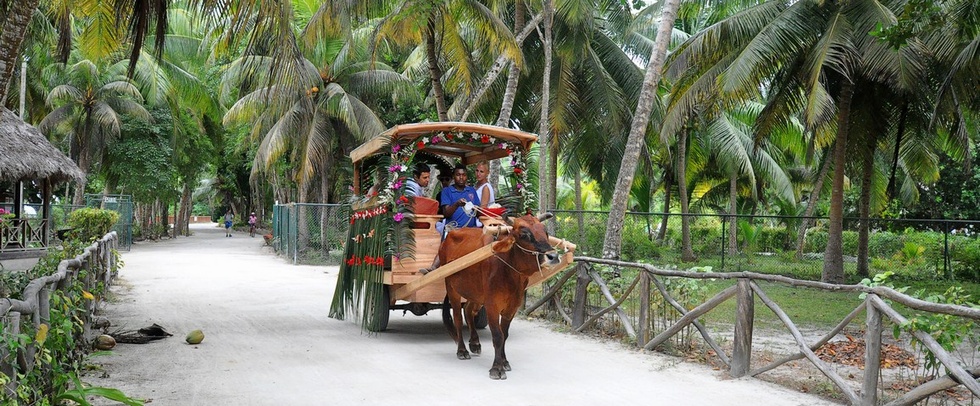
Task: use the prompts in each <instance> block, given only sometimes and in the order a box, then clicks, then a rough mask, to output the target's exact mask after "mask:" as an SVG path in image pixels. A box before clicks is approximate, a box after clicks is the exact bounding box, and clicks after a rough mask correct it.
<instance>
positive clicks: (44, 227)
mask: <svg viewBox="0 0 980 406" xmlns="http://www.w3.org/2000/svg"><path fill="white" fill-rule="evenodd" d="M47 233H48V220H47V219H27V218H11V219H2V220H0V251H23V250H31V249H41V248H45V247H46V246H47V244H48V235H47Z"/></svg>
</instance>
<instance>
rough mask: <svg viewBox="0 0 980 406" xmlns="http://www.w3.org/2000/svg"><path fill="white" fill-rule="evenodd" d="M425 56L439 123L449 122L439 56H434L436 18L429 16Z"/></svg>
mask: <svg viewBox="0 0 980 406" xmlns="http://www.w3.org/2000/svg"><path fill="white" fill-rule="evenodd" d="M425 55H426V59H428V61H429V80H430V81H431V82H432V97H433V98H435V99H436V113H438V114H439V121H449V115H448V114H447V109H446V92H445V91H444V90H443V89H442V70H440V69H439V56H438V55H436V18H435V16H434V15H430V16H429V22H428V24H426V30H425Z"/></svg>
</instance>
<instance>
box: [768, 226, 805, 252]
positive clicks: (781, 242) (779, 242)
mask: <svg viewBox="0 0 980 406" xmlns="http://www.w3.org/2000/svg"><path fill="white" fill-rule="evenodd" d="M794 243H796V234H795V232H790V231H789V230H787V229H786V228H785V227H763V228H762V230H760V231H759V250H760V251H766V252H769V251H778V250H788V249H793V244H794Z"/></svg>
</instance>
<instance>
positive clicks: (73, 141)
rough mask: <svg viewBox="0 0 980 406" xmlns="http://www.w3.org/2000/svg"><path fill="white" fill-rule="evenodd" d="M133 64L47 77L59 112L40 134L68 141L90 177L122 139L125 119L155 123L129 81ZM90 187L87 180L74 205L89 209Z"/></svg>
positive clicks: (57, 71)
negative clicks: (86, 199) (105, 152)
mask: <svg viewBox="0 0 980 406" xmlns="http://www.w3.org/2000/svg"><path fill="white" fill-rule="evenodd" d="M127 62H128V61H123V62H119V63H116V64H115V65H111V66H109V67H108V68H107V69H106V70H105V72H100V70H99V68H98V67H97V66H96V65H95V63H93V62H91V61H89V60H82V61H79V62H77V63H75V64H74V65H70V66H68V65H64V64H60V63H58V64H55V65H52V66H51V67H50V69H49V70H47V71H46V72H45V73H46V76H47V80H48V83H51V84H52V85H54V88H52V89H51V92H49V93H48V97H47V104H48V105H49V106H51V108H52V109H53V110H52V111H51V113H49V114H48V115H47V116H45V117H44V119H43V120H41V124H40V125H39V129H40V130H41V131H42V132H44V133H45V134H49V136H50V135H52V134H59V135H62V136H65V137H66V138H67V140H68V145H69V152H70V156H71V157H72V158H74V159H75V160H76V162H77V163H78V167H79V168H80V169H81V170H82V172H84V173H86V174H89V173H90V170H91V169H92V166H93V164H95V163H97V162H98V161H99V159H100V154H101V152H102V151H103V147H104V146H105V145H106V143H107V142H108V141H109V140H112V139H114V138H116V137H118V136H119V128H120V125H121V119H120V115H122V114H127V115H133V116H135V117H138V118H142V119H144V120H149V119H150V113H149V112H148V111H147V110H146V109H145V108H144V107H143V106H142V105H141V103H142V102H143V96H142V95H141V94H140V92H139V89H137V88H136V86H135V85H134V84H133V83H132V82H130V81H129V80H128V79H126V76H125V73H126V72H125V68H126V66H125V64H126V63H127ZM86 183H87V180H86V179H81V180H79V181H78V182H77V188H76V190H75V196H74V198H73V199H72V204H75V205H81V204H84V196H85V185H86Z"/></svg>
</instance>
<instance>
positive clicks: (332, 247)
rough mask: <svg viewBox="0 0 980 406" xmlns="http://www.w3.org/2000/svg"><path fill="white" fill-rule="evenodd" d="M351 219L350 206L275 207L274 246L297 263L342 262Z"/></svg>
mask: <svg viewBox="0 0 980 406" xmlns="http://www.w3.org/2000/svg"><path fill="white" fill-rule="evenodd" d="M349 219H350V206H349V205H343V204H316V203H291V204H283V205H276V206H275V207H273V208H272V246H273V248H275V250H276V252H278V253H279V255H280V256H283V257H286V258H288V259H289V260H290V261H292V262H293V263H294V264H304V265H340V260H341V256H342V255H343V253H344V242H345V241H344V240H345V239H346V238H347V227H348V225H349V224H350V222H349Z"/></svg>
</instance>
